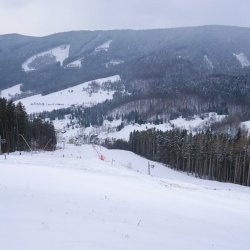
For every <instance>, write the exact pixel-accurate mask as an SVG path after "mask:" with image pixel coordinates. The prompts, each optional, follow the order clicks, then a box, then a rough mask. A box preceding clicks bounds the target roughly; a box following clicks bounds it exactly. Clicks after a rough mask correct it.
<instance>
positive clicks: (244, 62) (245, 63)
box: [234, 53, 250, 68]
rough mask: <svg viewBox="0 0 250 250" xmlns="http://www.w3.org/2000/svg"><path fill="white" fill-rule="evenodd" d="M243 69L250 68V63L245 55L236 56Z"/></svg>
mask: <svg viewBox="0 0 250 250" xmlns="http://www.w3.org/2000/svg"><path fill="white" fill-rule="evenodd" d="M234 56H235V57H236V58H237V60H238V61H239V63H240V65H241V67H242V68H244V67H248V66H250V62H249V60H248V58H247V56H246V55H245V54H244V53H239V54H234Z"/></svg>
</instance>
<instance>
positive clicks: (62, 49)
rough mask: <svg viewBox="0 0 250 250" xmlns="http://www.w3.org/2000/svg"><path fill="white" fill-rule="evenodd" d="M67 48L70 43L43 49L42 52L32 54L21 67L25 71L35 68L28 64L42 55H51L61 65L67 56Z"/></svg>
mask: <svg viewBox="0 0 250 250" xmlns="http://www.w3.org/2000/svg"><path fill="white" fill-rule="evenodd" d="M69 49H70V45H67V44H65V45H61V46H58V47H56V48H53V49H50V50H47V51H44V52H42V53H39V54H36V55H33V56H32V57H30V58H28V59H27V60H26V61H25V62H24V63H23V64H22V68H23V70H24V71H25V72H28V71H33V70H36V69H35V68H33V67H31V66H30V64H31V63H32V62H33V61H34V60H36V59H38V58H42V57H44V56H50V57H52V58H53V59H54V60H55V62H60V64H61V66H63V62H64V60H65V59H66V58H68V57H69Z"/></svg>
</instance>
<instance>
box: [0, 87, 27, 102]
mask: <svg viewBox="0 0 250 250" xmlns="http://www.w3.org/2000/svg"><path fill="white" fill-rule="evenodd" d="M21 86H22V84H17V85H15V86H12V87H10V88H7V89H4V90H2V91H0V97H2V98H6V99H11V98H14V97H16V96H18V95H20V94H22V91H21V89H20V88H21Z"/></svg>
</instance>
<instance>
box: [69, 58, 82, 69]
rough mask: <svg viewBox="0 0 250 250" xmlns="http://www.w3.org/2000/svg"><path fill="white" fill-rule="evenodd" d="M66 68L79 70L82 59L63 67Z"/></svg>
mask: <svg viewBox="0 0 250 250" xmlns="http://www.w3.org/2000/svg"><path fill="white" fill-rule="evenodd" d="M65 67H66V68H81V67H82V58H80V59H77V60H75V61H73V62H71V63H69V64H67V65H66V66H65Z"/></svg>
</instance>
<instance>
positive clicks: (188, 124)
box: [87, 112, 226, 141]
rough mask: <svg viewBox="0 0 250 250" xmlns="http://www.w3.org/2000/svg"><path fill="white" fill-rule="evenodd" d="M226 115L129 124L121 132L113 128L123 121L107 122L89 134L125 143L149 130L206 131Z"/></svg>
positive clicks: (89, 131) (205, 115) (90, 129)
mask: <svg viewBox="0 0 250 250" xmlns="http://www.w3.org/2000/svg"><path fill="white" fill-rule="evenodd" d="M225 117H226V116H225V115H218V114H217V113H214V112H210V113H207V114H203V115H202V116H198V115H195V116H194V117H191V118H189V119H186V118H183V117H182V116H180V117H178V118H177V119H174V120H170V121H169V122H168V123H163V124H159V125H155V124H152V123H146V124H141V125H140V124H137V123H135V124H129V125H126V126H124V128H123V129H121V130H120V131H114V129H112V128H116V127H117V126H119V125H120V124H121V122H122V121H121V120H114V121H112V122H110V123H108V122H107V121H105V123H104V126H103V127H102V128H99V129H98V128H88V130H87V131H88V133H89V134H98V135H99V136H98V137H99V138H101V139H105V138H111V139H123V140H125V141H128V140H129V135H130V133H131V132H133V131H134V130H135V131H146V130H148V129H154V128H155V129H156V130H160V131H163V132H166V131H169V130H172V129H173V128H180V129H186V130H187V131H189V132H192V133H195V132H198V131H202V130H204V128H206V127H209V126H210V125H211V124H212V123H214V122H217V121H220V120H222V119H224V118H225Z"/></svg>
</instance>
